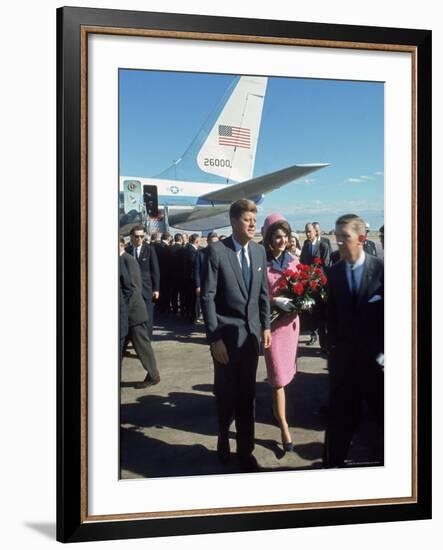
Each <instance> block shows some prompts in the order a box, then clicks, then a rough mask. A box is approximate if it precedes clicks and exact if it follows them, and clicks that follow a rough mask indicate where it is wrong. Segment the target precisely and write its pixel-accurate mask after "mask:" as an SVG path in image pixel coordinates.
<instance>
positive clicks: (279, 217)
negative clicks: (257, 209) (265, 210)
mask: <svg viewBox="0 0 443 550" xmlns="http://www.w3.org/2000/svg"><path fill="white" fill-rule="evenodd" d="M280 221H286V219H285V218H284V217H283V216H282V215H281V214H269V216H267V217H266V219H265V221H264V222H263V227H262V235H263V237H264V236H265V235H266V231H267V230H268V228H269V227H270V226H271V225H272V224H274V223H275V222H280Z"/></svg>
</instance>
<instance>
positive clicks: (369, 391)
mask: <svg viewBox="0 0 443 550" xmlns="http://www.w3.org/2000/svg"><path fill="white" fill-rule="evenodd" d="M328 366H329V383H330V388H329V408H328V415H329V416H328V424H327V428H326V435H325V456H324V463H325V464H324V465H325V467H327V468H335V467H341V466H343V465H344V462H345V459H346V457H347V454H348V450H349V446H350V444H351V441H352V438H353V435H354V433H355V432H356V431H357V428H358V427H359V424H360V421H361V418H362V412H363V403H364V402H366V403H367V405H368V409H369V411H370V412H371V413H372V414H373V415H374V418H375V420H376V423H377V426H378V430H379V438H380V440H383V425H384V374H383V370H382V369H381V367H380V366H379V365H378V364H377V363H376V362H375V361H374V360H373V359H371V358H368V357H365V356H364V355H363V354H361V353H360V354H359V353H358V352H357V351H351V350H349V349H344V350H341V351H340V350H339V352H338V353H335V354H334V352H333V353H332V354H331V359H330V360H329V365H328ZM378 451H379V452H380V453H381V456H377V457H376V460H377V461H379V462H383V446H382V448H381V449H379V450H378Z"/></svg>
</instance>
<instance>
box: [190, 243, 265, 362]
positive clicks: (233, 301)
mask: <svg viewBox="0 0 443 550" xmlns="http://www.w3.org/2000/svg"><path fill="white" fill-rule="evenodd" d="M249 258H250V261H251V285H250V290H249V294H248V291H247V289H246V285H245V283H244V280H243V276H242V272H241V268H240V264H239V261H238V259H237V255H236V253H235V247H234V243H233V241H232V237H229V238H227V239H223V241H219V242H217V243H214V244H211V245H210V246H209V247H208V249H207V253H206V254H205V261H204V268H203V273H204V275H203V280H202V287H201V295H200V300H201V308H202V312H203V317H204V320H205V324H206V333H207V337H208V341H209V343H212V342H215V341H217V340H220V339H222V340H223V342H224V343H225V345H226V347H227V350H228V354H229V358H230V360H231V361H235V359H236V357H237V355H238V351H239V348H240V347H241V346H242V345H243V344H244V343H245V341H246V339H247V337H248V335H249V334H252V335H253V336H254V337H255V339H256V341H257V349H258V345H259V343H260V339H261V331H262V330H264V329H269V328H270V303H269V294H268V280H267V275H266V252H265V249H264V247H263V246H260V245H259V244H257V243H255V242H254V241H250V242H249Z"/></svg>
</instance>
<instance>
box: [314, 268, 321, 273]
mask: <svg viewBox="0 0 443 550" xmlns="http://www.w3.org/2000/svg"><path fill="white" fill-rule="evenodd" d="M314 273H315V274H316V275H321V274H322V271H321V269H320V268H319V267H314Z"/></svg>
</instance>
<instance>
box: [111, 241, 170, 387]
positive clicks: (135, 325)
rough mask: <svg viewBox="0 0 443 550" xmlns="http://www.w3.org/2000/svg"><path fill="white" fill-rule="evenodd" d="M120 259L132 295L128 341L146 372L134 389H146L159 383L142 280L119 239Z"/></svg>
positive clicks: (134, 261) (133, 259)
mask: <svg viewBox="0 0 443 550" xmlns="http://www.w3.org/2000/svg"><path fill="white" fill-rule="evenodd" d="M120 259H121V261H122V262H123V265H124V267H125V268H126V269H127V271H128V273H129V278H130V282H131V286H132V290H133V292H132V295H131V297H130V299H129V304H128V339H130V340H131V341H132V343H133V345H134V349H135V353H136V354H137V356H138V358H139V359H140V362H141V364H142V365H143V368H144V369H145V371H146V377H145V379H144V380H143V381H142V382H138V383H136V384H135V387H136V388H147V387H148V386H153V385H155V384H158V383H159V382H160V375H159V372H158V369H157V362H156V360H155V355H154V350H153V349H152V345H151V340H150V339H149V336H148V331H147V321H148V313H147V310H146V304H145V301H144V300H143V296H142V279H141V274H140V269H139V267H138V264H137V260H136V259H135V258H133V257H132V256H131V255H130V254H128V253H127V252H125V241H124V239H123V238H121V239H120Z"/></svg>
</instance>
